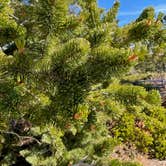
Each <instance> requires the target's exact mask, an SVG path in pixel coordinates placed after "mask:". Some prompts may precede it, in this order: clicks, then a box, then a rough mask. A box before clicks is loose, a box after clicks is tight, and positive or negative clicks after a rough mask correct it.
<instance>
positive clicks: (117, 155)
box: [110, 145, 166, 166]
mask: <svg viewBox="0 0 166 166" xmlns="http://www.w3.org/2000/svg"><path fill="white" fill-rule="evenodd" d="M110 157H111V158H112V159H119V160H122V161H136V162H138V163H141V164H142V165H143V166H166V160H164V161H160V160H156V159H149V158H148V156H147V155H144V154H140V153H138V152H137V151H136V150H135V148H134V147H132V146H130V145H127V146H126V145H122V146H117V147H116V148H115V149H114V152H113V153H112V154H111V156H110Z"/></svg>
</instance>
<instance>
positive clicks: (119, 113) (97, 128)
mask: <svg viewBox="0 0 166 166" xmlns="http://www.w3.org/2000/svg"><path fill="white" fill-rule="evenodd" d="M119 5H120V4H119V2H118V1H116V2H115V3H114V5H113V7H112V8H111V9H110V10H109V11H108V12H107V13H106V12H105V11H104V10H103V9H101V8H99V7H98V5H97V1H96V0H87V1H82V0H78V1H75V0H45V1H43V0H38V1H36V0H32V1H17V0H12V1H7V0H6V1H4V0H3V1H2V5H1V7H0V11H1V14H0V15H2V17H0V29H2V30H3V31H2V33H0V45H1V47H2V48H4V47H7V50H8V49H11V47H10V46H11V45H15V48H14V49H12V51H8V54H10V55H8V54H7V53H5V51H4V50H3V49H2V50H1V53H0V64H2V66H0V97H1V101H0V115H1V116H0V133H1V136H0V142H1V143H2V145H0V155H1V159H0V163H1V164H8V165H11V164H13V165H14V163H15V165H18V164H19V162H20V161H21V162H22V165H23V164H28V163H29V164H31V165H34V166H38V165H53V166H54V165H57V166H63V165H64V166H65V165H68V166H69V165H72V164H75V163H77V162H79V161H80V160H81V159H85V160H86V162H87V163H91V162H92V161H94V163H95V164H96V165H99V164H100V165H102V164H103V165H104V164H105V163H107V165H109V164H110V165H111V163H110V161H109V160H110V159H109V155H110V153H111V151H112V150H113V148H114V146H116V145H118V144H119V143H121V142H123V143H126V142H128V141H132V143H133V144H136V146H137V148H138V149H140V151H144V152H151V149H152V152H153V150H154V149H155V150H156V153H152V155H154V156H156V157H158V158H164V157H165V149H166V145H165V143H164V142H163V143H162V146H163V147H164V148H163V149H162V150H158V148H160V146H159V145H158V142H160V141H161V140H160V139H162V138H164V137H165V134H164V132H163V131H164V125H165V123H166V119H165V113H164V111H165V109H164V108H163V107H161V106H160V105H161V104H160V103H161V100H160V96H159V94H158V92H156V91H151V92H147V91H146V90H145V89H144V88H142V87H134V86H132V85H130V86H129V85H120V84H119V83H118V82H117V81H116V80H114V78H115V77H117V78H119V79H120V77H121V76H122V75H123V74H125V73H127V72H128V71H129V70H130V68H131V67H132V66H133V65H135V64H136V63H137V61H138V59H139V58H142V57H144V56H145V54H146V53H147V52H148V50H147V47H146V45H145V46H144V45H143V44H144V42H143V41H144V40H151V39H152V38H153V37H154V36H156V35H157V34H158V33H159V29H157V30H155V27H156V26H157V27H158V25H156V23H155V22H154V20H152V22H153V26H152V28H151V27H150V29H148V28H149V25H147V24H148V23H149V22H148V21H149V19H152V15H153V9H152V8H148V9H147V10H145V11H144V12H143V14H141V16H140V17H139V18H138V19H137V20H136V21H135V22H134V23H131V24H129V25H127V26H124V27H118V21H117V18H116V16H117V12H118V8H119ZM146 13H147V14H146ZM149 13H150V14H149ZM153 17H154V16H153ZM161 21H162V20H160V19H159V23H160V26H159V27H161V25H162V23H161ZM142 27H143V28H144V29H143V31H142ZM147 27H148V28H147ZM160 30H162V28H160ZM136 33H139V35H137V34H136ZM131 44H134V45H135V48H134V50H131V49H130V45H131ZM109 84H110V85H109ZM133 112H135V114H134V113H133ZM150 118H152V119H153V120H154V121H155V122H156V125H155V126H152V124H151V122H150ZM138 123H146V125H147V128H144V127H143V128H141V127H142V126H139V125H138ZM111 124H113V126H111ZM136 125H137V126H136ZM157 132H159V133H161V134H160V135H157V134H156V133H157ZM138 133H140V135H139V137H138ZM137 137H138V138H137ZM154 138H157V139H156V140H155V139H154ZM141 140H142V142H141V143H140V141H141ZM107 161H108V162H107Z"/></svg>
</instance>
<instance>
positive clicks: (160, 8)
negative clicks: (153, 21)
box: [154, 4, 166, 13]
mask: <svg viewBox="0 0 166 166" xmlns="http://www.w3.org/2000/svg"><path fill="white" fill-rule="evenodd" d="M154 8H155V11H156V12H157V13H158V12H166V4H162V5H158V6H155V7H154Z"/></svg>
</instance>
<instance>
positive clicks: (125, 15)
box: [98, 0, 166, 25]
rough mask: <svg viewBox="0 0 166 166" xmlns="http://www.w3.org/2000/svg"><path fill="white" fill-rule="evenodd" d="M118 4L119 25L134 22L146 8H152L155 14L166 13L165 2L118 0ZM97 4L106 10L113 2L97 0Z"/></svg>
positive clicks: (158, 0) (110, 0)
mask: <svg viewBox="0 0 166 166" xmlns="http://www.w3.org/2000/svg"><path fill="white" fill-rule="evenodd" d="M120 2H121V7H120V11H119V14H118V19H119V21H120V23H119V24H120V25H124V24H126V23H129V22H130V21H132V20H135V19H136V18H137V17H138V15H139V14H140V13H141V11H142V10H143V9H144V8H146V7H148V6H153V7H154V8H155V10H156V13H158V12H159V11H162V12H164V13H166V0H120ZM98 3H99V6H100V7H102V8H105V9H106V10H107V9H109V8H110V7H111V6H112V4H113V3H114V0H98Z"/></svg>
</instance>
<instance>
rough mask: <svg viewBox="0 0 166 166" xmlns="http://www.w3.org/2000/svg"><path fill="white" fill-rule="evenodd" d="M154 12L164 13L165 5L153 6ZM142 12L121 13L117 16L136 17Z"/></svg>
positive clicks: (165, 10)
mask: <svg viewBox="0 0 166 166" xmlns="http://www.w3.org/2000/svg"><path fill="white" fill-rule="evenodd" d="M154 9H155V12H156V13H158V12H164V13H165V12H166V4H160V5H158V6H154ZM141 12H142V10H140V11H139V10H137V11H124V12H123V11H121V12H119V14H118V15H119V16H137V15H139V14H141Z"/></svg>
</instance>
